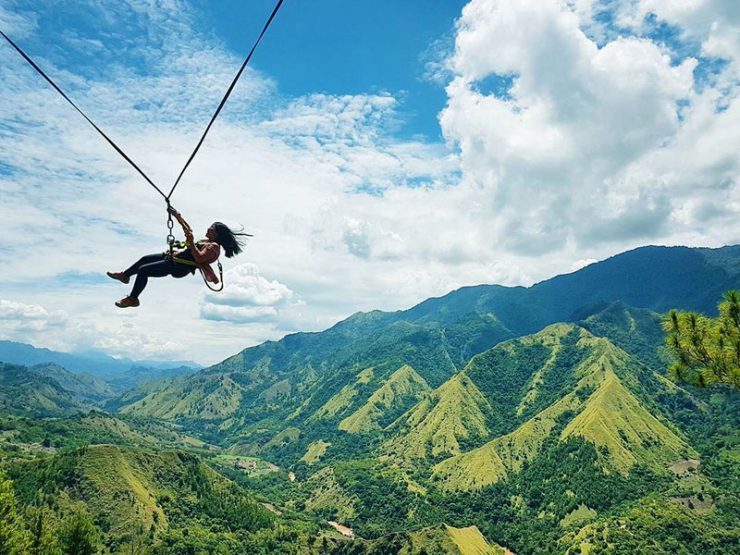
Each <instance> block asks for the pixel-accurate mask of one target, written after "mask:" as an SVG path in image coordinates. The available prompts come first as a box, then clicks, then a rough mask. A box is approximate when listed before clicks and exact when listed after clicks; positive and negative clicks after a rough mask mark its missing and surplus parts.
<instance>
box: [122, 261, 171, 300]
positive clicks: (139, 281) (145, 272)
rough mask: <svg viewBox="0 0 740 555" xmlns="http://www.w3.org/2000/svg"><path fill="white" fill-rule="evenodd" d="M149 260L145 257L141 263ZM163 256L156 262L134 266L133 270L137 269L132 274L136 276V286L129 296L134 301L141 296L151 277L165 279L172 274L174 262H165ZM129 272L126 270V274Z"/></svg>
mask: <svg viewBox="0 0 740 555" xmlns="http://www.w3.org/2000/svg"><path fill="white" fill-rule="evenodd" d="M146 258H149V257H147V256H145V257H144V258H142V259H141V260H139V262H141V261H142V260H144V259H146ZM163 258H164V257H163V256H160V257H159V259H158V260H157V261H155V262H149V263H144V264H139V262H137V263H136V264H134V266H132V268H134V267H136V268H135V271H134V272H132V275H133V274H136V281H134V286H133V288H132V289H131V293H130V294H129V297H130V298H132V299H138V298H139V295H141V292H142V291H143V290H144V288H145V287H146V284H147V283H148V282H149V278H150V277H164V276H168V275H170V274H171V273H172V262H170V261H169V260H163ZM137 265H138V267H137ZM128 272H129V270H126V272H124V273H126V274H128Z"/></svg>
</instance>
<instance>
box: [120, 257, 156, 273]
mask: <svg viewBox="0 0 740 555" xmlns="http://www.w3.org/2000/svg"><path fill="white" fill-rule="evenodd" d="M164 257H165V255H164V254H163V253H160V254H147V255H146V256H142V257H141V258H139V260H138V261H136V262H134V263H133V264H132V265H131V266H130V267H129V268H127V269H125V270H124V271H123V272H121V273H122V274H124V275H125V276H128V277H131V276H135V275H136V274H137V273H138V272H139V270H140V269H141V267H142V266H144V265H146V264H152V263H154V262H161V261H163V260H164Z"/></svg>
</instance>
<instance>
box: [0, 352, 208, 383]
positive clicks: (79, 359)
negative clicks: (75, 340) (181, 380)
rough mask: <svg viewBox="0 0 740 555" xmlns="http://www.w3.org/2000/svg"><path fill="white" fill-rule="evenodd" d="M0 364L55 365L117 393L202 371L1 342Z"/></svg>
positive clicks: (188, 364) (180, 365)
mask: <svg viewBox="0 0 740 555" xmlns="http://www.w3.org/2000/svg"><path fill="white" fill-rule="evenodd" d="M0 361H2V362H8V363H11V364H20V365H22V366H34V365H37V364H57V365H59V366H62V367H64V368H66V369H67V370H70V371H72V372H81V373H85V374H90V375H92V376H95V377H97V378H100V379H102V380H105V381H106V382H108V383H109V384H110V385H111V386H112V387H113V388H115V389H116V390H118V391H123V390H125V389H129V388H131V387H134V386H136V385H138V384H139V383H142V382H144V381H147V380H155V379H160V378H167V377H172V376H178V375H183V374H187V373H190V372H193V371H195V370H198V369H200V368H202V367H201V366H200V365H198V364H196V363H194V362H182V361H172V362H165V361H135V360H129V359H116V358H113V357H110V356H107V355H105V354H103V353H99V352H88V353H85V354H71V353H62V352H58V351H52V350H49V349H43V348H38V347H34V346H33V345H28V344H26V343H17V342H15V341H2V340H0Z"/></svg>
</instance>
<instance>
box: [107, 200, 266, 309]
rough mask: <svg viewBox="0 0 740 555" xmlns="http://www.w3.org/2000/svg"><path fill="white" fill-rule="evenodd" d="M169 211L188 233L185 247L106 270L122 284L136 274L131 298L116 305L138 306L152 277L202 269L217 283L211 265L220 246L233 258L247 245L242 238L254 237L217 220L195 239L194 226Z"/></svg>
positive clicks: (219, 252) (173, 210)
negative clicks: (120, 269) (124, 267)
mask: <svg viewBox="0 0 740 555" xmlns="http://www.w3.org/2000/svg"><path fill="white" fill-rule="evenodd" d="M170 213H171V214H172V215H173V216H174V217H175V219H176V220H177V221H178V222H179V224H180V225H181V226H182V230H183V232H184V233H185V248H184V249H182V250H176V251H174V252H173V253H172V254H173V255H172V256H170V253H169V252H165V253H162V254H150V255H147V256H144V257H142V258H141V259H140V260H139V261H138V262H136V263H135V264H134V265H133V266H131V267H130V268H128V269H127V270H124V271H123V272H106V273H107V275H108V277H110V278H112V279H115V280H118V281H120V282H122V283H128V282H129V280H130V279H131V276H136V280H135V281H134V286H133V288H132V289H131V293H130V294H129V295H128V297H124V298H123V299H121V300H120V301H116V306H117V307H119V308H128V307H134V306H139V295H141V292H142V291H143V290H144V288H145V287H146V284H147V282H148V281H149V278H150V277H164V276H172V277H175V278H181V277H185V276H186V275H188V274H194V273H195V270H196V268H197V269H199V270H201V271H202V272H203V275H204V276H205V278H206V279H207V280H208V281H209V282H211V283H218V277H216V273H215V272H214V271H213V268H211V264H212V263H214V262H215V261H216V260H218V257H219V256H220V254H221V247H223V248H224V252H225V254H226V258H231V257H232V256H234V255H235V254H239V253H240V252H242V247H243V246H244V240H243V239H242V237H251V235H250V234H249V233H237V232H234V231H232V230H231V229H229V228H228V227H227V226H226V225H224V224H222V223H221V222H215V223H213V224H212V225H211V227H209V228H208V231H206V238H207V240H206V241H198V242H195V241H194V240H193V230H192V228H191V227H190V225H188V223H187V222H186V221H185V219H184V218H183V217H182V216H181V215H180V213H179V212H178V211H177V210H175V209H174V208H170Z"/></svg>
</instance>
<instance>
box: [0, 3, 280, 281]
mask: <svg viewBox="0 0 740 555" xmlns="http://www.w3.org/2000/svg"><path fill="white" fill-rule="evenodd" d="M283 1H284V0H278V1H277V3H276V4H275V7H274V8H273V10H272V13H271V14H270V17H269V18H268V19H267V22H266V23H265V25H264V27H262V32H261V33H260V34H259V36H258V37H257V40H256V41H255V42H254V44H253V45H252V49H251V50H250V51H249V54H247V57H246V59H245V60H244V62H243V63H242V65H241V67H240V68H239V71H237V73H236V76H235V77H234V79H233V80H232V81H231V84H230V85H229V88H228V89H227V90H226V94H224V96H223V98H222V99H221V102H220V103H219V105H218V107H217V108H216V111H215V112H214V113H213V116H211V120H210V121H209V122H208V125H207V126H206V129H205V131H203V135H202V136H201V137H200V140H199V141H198V144H197V145H195V149H194V150H193V152H192V153H191V154H190V157H189V158H188V160H187V162H185V166H184V167H183V168H182V170H181V171H180V174H179V175H178V176H177V179H176V180H175V183H174V185H172V188H171V189H170V190H169V192H168V193H167V194H165V193H164V191H162V189H160V188H159V187H158V186H157V185H156V184H155V183H154V181H152V180H151V179H150V178H149V176H148V175H147V174H146V173H145V172H144V170H142V169H141V168H140V167H139V166H138V165H137V164H136V162H134V161H133V160H132V159H131V158H130V157H129V156H128V155H127V154H126V153H125V152H124V151H123V149H122V148H121V147H119V146H118V145H117V144H116V143H115V142H114V141H113V139H111V138H110V137H109V136H108V135H106V134H105V133H104V132H103V130H102V129H100V127H98V126H97V125H96V124H95V122H93V120H91V119H90V118H89V117H88V116H87V114H85V112H83V111H82V110H81V109H80V108H79V107H78V106H77V104H75V103H74V102H73V101H72V99H71V98H69V97H68V96H67V95H66V94H65V93H64V91H63V90H62V89H61V88H59V86H58V85H57V84H56V83H55V82H54V81H53V80H52V79H51V77H49V76H48V75H47V74H46V73H44V70H42V69H41V68H40V67H39V66H38V64H36V62H34V61H33V60H32V59H31V57H30V56H29V55H28V54H26V53H25V52H24V51H23V50H22V49H21V47H20V46H18V45H17V44H16V43H14V42H13V41H12V40H11V39H10V37H8V35H6V34H5V33H4V32H3V31H2V30H0V35H1V36H2V37H3V38H4V39H5V40H6V41H7V42H8V43H9V44H10V45H11V46H12V47H13V48H14V49H15V50H16V51H17V52H18V54H20V55H21V56H22V57H23V59H24V60H26V62H28V64H29V65H30V66H31V67H32V68H33V69H34V70H35V71H36V72H37V73H38V74H39V75H41V77H43V78H44V79H45V80H46V81H47V82H48V83H49V84H50V85H51V86H52V87H53V88H54V89H55V90H56V91H57V92H58V93H59V94H60V95H61V96H62V98H64V100H66V101H67V102H68V103H69V104H70V105H71V106H72V107H73V108H74V109H75V110H77V111H78V112H79V113H80V115H81V116H82V117H83V118H85V119H86V120H87V122H88V123H89V124H90V125H92V126H93V128H94V129H95V130H96V131H97V132H98V133H99V134H100V135H101V136H102V137H103V138H104V139H105V140H106V141H107V142H108V144H110V145H111V146H112V147H113V148H114V149H115V151H116V152H118V154H120V155H121V156H122V157H123V159H124V160H126V162H128V163H129V164H130V165H131V167H133V168H134V169H135V170H136V171H137V172H138V173H139V175H141V177H143V178H144V180H145V181H146V182H147V183H148V184H149V185H151V186H152V187H153V188H154V189H155V190H156V191H157V193H159V194H160V195H161V196H162V198H163V199H164V201H165V203H166V204H167V244H168V245H169V251H170V257H172V260H173V261H174V262H177V263H178V264H187V265H189V266H190V265H194V266H196V267H197V264H195V263H193V264H190V261H188V260H183V259H177V258H175V257H174V255H173V250H174V248H175V247H174V245H175V236H174V235H173V233H172V229H173V226H174V222H173V221H172V211H171V208H172V205H171V204H170V198H171V197H172V193H174V192H175V188H176V187H177V185H178V184H179V183H180V180H181V179H182V176H183V175H184V174H185V170H187V169H188V166H189V165H190V162H192V161H193V158H195V155H196V154H197V153H198V150H200V147H201V145H202V144H203V141H204V140H205V138H206V135H208V131H210V129H211V126H212V125H213V123H214V122H215V121H216V118H217V117H218V115H219V113H220V112H221V109H222V108H223V107H224V104H226V101H227V100H228V98H229V96H230V95H231V91H233V90H234V87H235V86H236V83H237V81H238V80H239V77H241V75H242V73H243V72H244V70H245V69H246V67H247V64H248V63H249V60H251V59H252V54H254V51H255V50H256V49H257V45H259V43H260V41H261V40H262V37H263V36H264V35H265V33H266V32H267V29H268V27H269V26H270V24H271V23H272V20H273V19H275V16H276V15H277V13H278V11H279V10H280V6H282V4H283ZM199 269H200V268H199ZM218 271H219V273H221V280H220V283H221V287H220V288H219V289H214V288H212V287H211V286H210V284H209V283H208V280H206V279H205V275H203V279H204V281H205V283H206V286H208V288H209V289H210V290H211V291H221V290H222V289H223V283H224V282H223V273H222V270H221V262H219V263H218ZM201 274H203V270H201Z"/></svg>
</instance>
